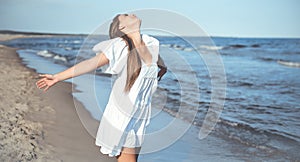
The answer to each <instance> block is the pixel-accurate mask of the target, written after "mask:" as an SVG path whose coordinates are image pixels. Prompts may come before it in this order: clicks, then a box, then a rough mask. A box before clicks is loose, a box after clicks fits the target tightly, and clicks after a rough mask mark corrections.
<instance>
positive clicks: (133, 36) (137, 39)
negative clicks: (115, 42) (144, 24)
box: [127, 32, 142, 46]
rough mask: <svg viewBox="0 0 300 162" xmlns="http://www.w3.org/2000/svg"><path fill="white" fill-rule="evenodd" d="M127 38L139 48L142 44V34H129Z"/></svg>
mask: <svg viewBox="0 0 300 162" xmlns="http://www.w3.org/2000/svg"><path fill="white" fill-rule="evenodd" d="M127 36H128V37H129V38H130V39H131V40H132V42H133V43H134V45H135V46H138V45H140V44H141V43H142V36H141V34H140V32H134V33H130V34H127Z"/></svg>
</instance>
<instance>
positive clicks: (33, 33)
mask: <svg viewBox="0 0 300 162" xmlns="http://www.w3.org/2000/svg"><path fill="white" fill-rule="evenodd" d="M0 34H25V35H26V34H28V35H29V34H32V35H74V36H75V35H78V36H79V35H90V34H91V33H62V32H34V31H24V30H22V31H21V30H10V29H8V30H6V29H3V30H1V29H0ZM99 35H108V34H99ZM154 36H162V37H168V36H166V35H154ZM180 36H181V37H201V36H192V35H180ZM169 37H170V36H169ZM202 37H203V36H202ZM208 37H215V38H216V37H219V38H258V39H264V38H265V39H300V37H273V36H268V37H264V36H262V37H259V36H254V37H251V36H222V35H209V36H208Z"/></svg>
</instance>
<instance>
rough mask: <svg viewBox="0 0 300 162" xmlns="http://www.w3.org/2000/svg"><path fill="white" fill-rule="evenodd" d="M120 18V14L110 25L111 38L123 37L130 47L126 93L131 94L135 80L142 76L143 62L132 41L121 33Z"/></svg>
mask: <svg viewBox="0 0 300 162" xmlns="http://www.w3.org/2000/svg"><path fill="white" fill-rule="evenodd" d="M119 16H120V14H118V15H117V16H115V17H114V19H113V21H112V23H111V24H110V28H109V37H110V39H113V38H117V37H121V38H123V39H124V40H125V42H126V44H127V46H128V59H127V79H126V85H125V89H124V91H125V92H129V91H130V89H131V87H132V86H133V84H134V82H135V80H136V79H137V77H138V76H139V74H140V71H141V64H142V62H141V58H140V56H139V54H138V52H137V50H136V49H135V46H134V44H133V42H132V40H131V39H130V38H129V37H128V36H127V35H126V34H124V33H123V32H122V31H120V29H119V24H120V21H119Z"/></svg>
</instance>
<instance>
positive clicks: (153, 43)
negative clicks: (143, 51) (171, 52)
mask: <svg viewBox="0 0 300 162" xmlns="http://www.w3.org/2000/svg"><path fill="white" fill-rule="evenodd" d="M143 39H145V41H146V46H147V48H148V50H149V52H150V53H151V55H152V57H153V59H152V62H153V63H156V62H157V60H158V55H159V41H158V40H157V39H156V38H154V37H151V36H149V35H144V38H143Z"/></svg>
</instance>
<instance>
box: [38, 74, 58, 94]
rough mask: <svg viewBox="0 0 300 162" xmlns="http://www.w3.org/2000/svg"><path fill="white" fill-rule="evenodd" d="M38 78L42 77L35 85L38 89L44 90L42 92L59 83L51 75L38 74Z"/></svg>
mask: <svg viewBox="0 0 300 162" xmlns="http://www.w3.org/2000/svg"><path fill="white" fill-rule="evenodd" d="M39 77H42V79H40V80H38V81H37V82H36V83H35V84H36V86H37V87H38V88H39V89H42V88H45V89H44V92H46V91H47V90H48V89H49V88H50V87H51V86H53V85H54V84H56V83H57V82H58V81H59V80H58V79H57V78H55V76H54V75H51V74H39Z"/></svg>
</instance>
